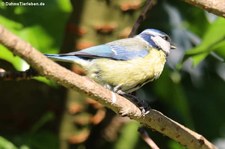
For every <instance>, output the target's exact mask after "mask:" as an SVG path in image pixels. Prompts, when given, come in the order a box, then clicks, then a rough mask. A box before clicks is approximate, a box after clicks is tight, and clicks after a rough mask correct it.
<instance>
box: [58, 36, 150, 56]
mask: <svg viewBox="0 0 225 149" xmlns="http://www.w3.org/2000/svg"><path fill="white" fill-rule="evenodd" d="M119 41H120V42H111V43H108V44H104V45H99V46H94V47H90V48H87V49H84V50H81V51H78V52H71V53H66V54H60V56H78V57H82V58H87V59H94V58H110V59H116V60H131V59H134V58H137V57H144V56H146V55H147V54H148V50H147V49H145V48H144V47H145V46H138V43H132V42H131V44H129V43H127V42H128V41H127V40H119ZM124 41H127V42H126V43H124ZM121 43H122V44H121Z"/></svg>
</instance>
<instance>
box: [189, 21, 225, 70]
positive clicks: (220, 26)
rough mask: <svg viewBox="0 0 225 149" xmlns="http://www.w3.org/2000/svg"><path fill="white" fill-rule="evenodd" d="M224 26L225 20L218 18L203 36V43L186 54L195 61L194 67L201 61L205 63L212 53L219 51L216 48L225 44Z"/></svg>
mask: <svg viewBox="0 0 225 149" xmlns="http://www.w3.org/2000/svg"><path fill="white" fill-rule="evenodd" d="M224 26H225V19H223V18H218V19H217V20H216V21H215V22H214V23H213V24H212V25H210V27H209V29H208V30H207V32H206V33H205V35H204V36H203V40H202V43H201V44H200V45H198V46H197V47H195V48H193V49H191V50H188V51H187V52H186V56H187V57H191V58H192V59H193V65H194V66H196V65H198V64H199V63H200V62H201V61H203V60H204V59H205V58H206V57H207V56H208V54H209V53H210V52H211V51H213V50H215V49H217V48H215V47H217V46H218V44H221V42H224V39H225V28H224ZM222 45H223V44H222Z"/></svg>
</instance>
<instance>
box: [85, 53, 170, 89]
mask: <svg viewBox="0 0 225 149" xmlns="http://www.w3.org/2000/svg"><path fill="white" fill-rule="evenodd" d="M165 62H166V55H165V53H164V52H163V51H161V50H157V49H151V51H150V53H149V54H148V55H147V56H145V57H144V58H136V59H133V60H128V61H118V60H112V59H105V58H104V59H96V60H94V62H93V63H92V64H91V65H90V66H89V68H88V69H87V73H88V74H87V75H88V76H89V77H90V78H92V79H93V80H95V81H96V82H98V83H100V84H102V85H105V84H108V85H110V86H112V87H116V86H119V87H120V89H121V90H122V91H124V92H133V91H134V90H136V89H138V88H139V87H141V86H143V85H144V84H145V83H146V82H149V81H152V80H154V79H157V78H158V77H159V76H160V74H161V73H162V70H163V67H164V64H165Z"/></svg>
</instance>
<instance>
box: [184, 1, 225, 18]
mask: <svg viewBox="0 0 225 149" xmlns="http://www.w3.org/2000/svg"><path fill="white" fill-rule="evenodd" d="M182 1H185V2H187V3H189V4H192V5H194V6H197V7H200V8H202V9H204V10H207V11H208V12H211V13H214V14H215V15H218V16H221V17H225V3H224V0H182Z"/></svg>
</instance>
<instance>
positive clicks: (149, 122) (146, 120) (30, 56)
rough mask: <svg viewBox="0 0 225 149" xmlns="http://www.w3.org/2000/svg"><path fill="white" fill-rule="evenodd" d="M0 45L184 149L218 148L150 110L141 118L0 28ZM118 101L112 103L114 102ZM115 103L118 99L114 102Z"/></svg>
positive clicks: (132, 107) (130, 107)
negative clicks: (168, 138) (184, 147)
mask: <svg viewBox="0 0 225 149" xmlns="http://www.w3.org/2000/svg"><path fill="white" fill-rule="evenodd" d="M0 43H2V44H3V45H4V46H6V47H7V48H8V49H10V50H11V51H12V52H13V53H15V54H16V55H18V56H20V57H22V58H23V59H24V60H26V61H27V62H28V63H29V64H30V65H31V66H32V67H33V68H35V69H36V70H37V71H38V72H39V73H40V74H42V75H44V76H46V77H47V78H49V79H52V80H54V81H56V82H57V83H59V84H61V85H63V86H65V87H67V88H70V89H73V90H76V91H78V92H80V93H84V94H86V95H88V96H90V97H92V98H94V99H96V100H97V101H98V102H100V103H102V104H103V105H105V106H107V107H108V108H110V109H112V110H113V111H115V112H116V113H120V114H122V115H127V116H128V117H130V118H131V119H134V120H136V121H138V122H140V123H142V124H144V125H146V126H148V127H150V128H152V129H154V130H156V131H158V132H160V133H162V134H164V135H166V136H168V137H170V138H172V139H173V140H176V141H178V142H179V143H181V144H182V145H184V146H187V147H188V148H192V149H214V148H215V146H214V145H213V144H211V143H210V142H209V141H208V140H206V139H205V138H204V137H203V136H201V135H199V134H197V133H195V132H193V131H191V130H189V129H188V128H186V127H184V126H183V125H181V124H179V123H177V122H175V121H173V120H171V119H170V118H168V117H166V116H165V115H163V114H162V113H160V112H158V111H156V110H154V109H151V110H150V112H149V113H148V114H147V115H142V114H141V111H140V110H139V108H138V107H136V106H135V105H134V104H133V103H132V102H130V101H129V100H127V99H125V98H123V97H121V96H119V95H117V94H115V93H113V92H111V91H109V90H107V89H105V88H104V87H102V86H100V85H98V84H97V83H95V82H93V81H91V80H89V79H87V78H86V77H83V76H79V75H77V74H75V73H73V72H71V71H69V70H67V69H65V68H63V67H61V66H60V65H58V64H57V63H55V62H53V61H51V60H49V59H48V58H47V57H45V56H44V55H43V54H41V53H40V52H39V51H37V50H36V49H35V48H33V47H32V46H31V45H30V44H29V43H27V42H25V41H23V40H21V39H20V38H18V37H17V36H15V35H13V34H12V33H11V32H9V31H7V30H6V29H5V28H4V27H3V26H1V25H0ZM113 97H116V101H115V102H112V101H113V100H112V98H113ZM114 99H115V98H114Z"/></svg>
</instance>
